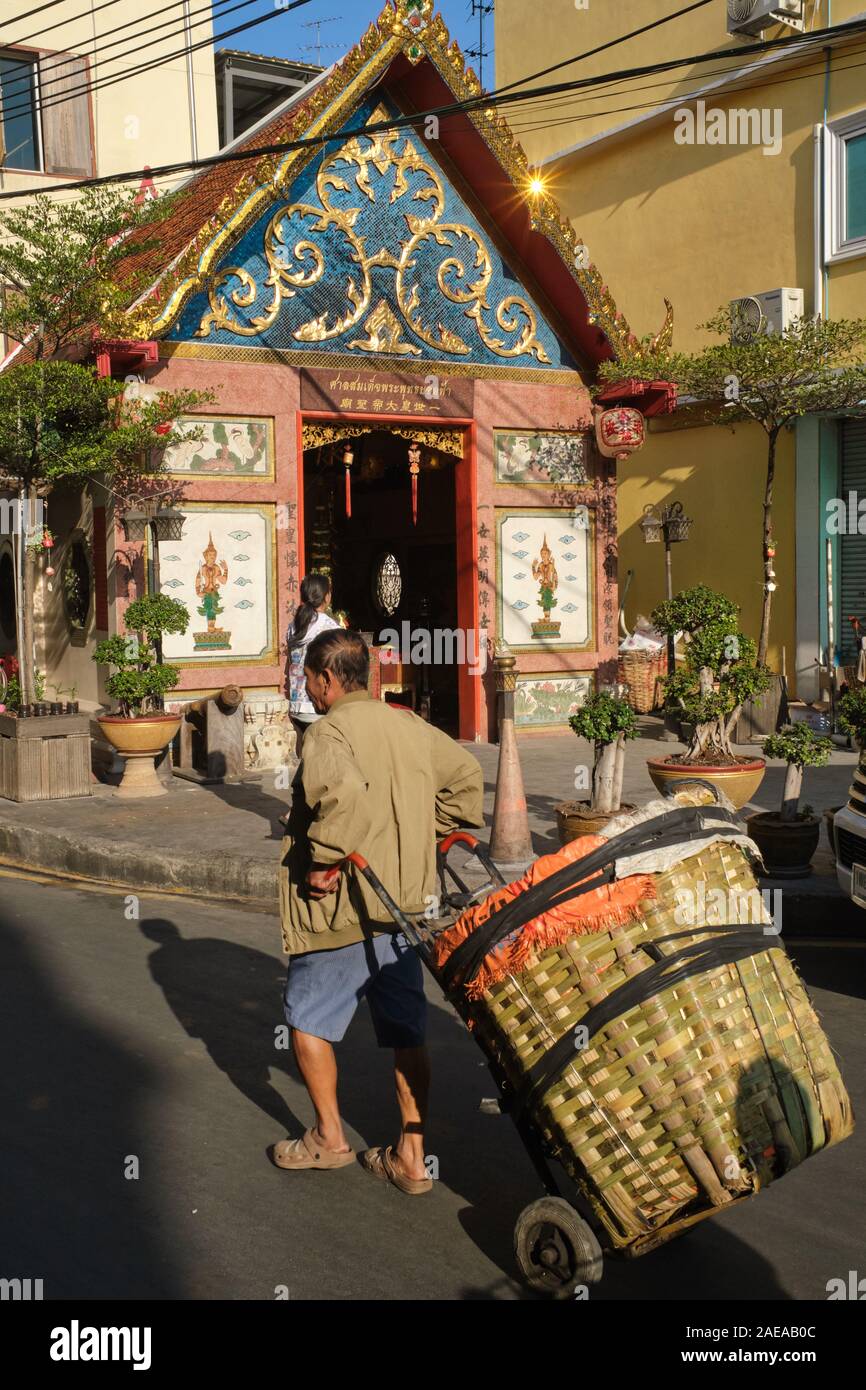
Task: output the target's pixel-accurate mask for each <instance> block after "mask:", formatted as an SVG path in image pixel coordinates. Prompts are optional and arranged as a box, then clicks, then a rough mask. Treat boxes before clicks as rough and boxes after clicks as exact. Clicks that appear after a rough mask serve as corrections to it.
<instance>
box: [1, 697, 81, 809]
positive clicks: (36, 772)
mask: <svg viewBox="0 0 866 1390" xmlns="http://www.w3.org/2000/svg"><path fill="white" fill-rule="evenodd" d="M90 785H91V776H90V720H89V719H88V717H87V715H86V714H55V715H48V716H41V715H40V716H35V717H32V718H29V719H18V718H17V717H16V716H15V715H14V714H0V796H2V797H5V798H6V800H8V801H60V800H63V799H64V798H66V797H72V796H90Z"/></svg>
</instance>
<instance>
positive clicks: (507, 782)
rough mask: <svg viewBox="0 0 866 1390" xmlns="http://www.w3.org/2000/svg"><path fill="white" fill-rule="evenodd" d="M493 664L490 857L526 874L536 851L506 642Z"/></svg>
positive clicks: (513, 676)
mask: <svg viewBox="0 0 866 1390" xmlns="http://www.w3.org/2000/svg"><path fill="white" fill-rule="evenodd" d="M493 666H494V670H495V671H496V690H497V700H498V702H499V764H498V766H497V769H496V797H495V800H494V802H493V825H492V827H491V831H490V857H491V858H492V859H493V861H494V863H495V864H497V866H498V867H499V868H500V869H506V870H510V871H517V872H518V873H522V872H523V870H524V869H526V868H527V867H528V865H529V864H531V863H532V861H533V859H534V858H535V854H534V851H533V848H532V836H531V834H530V832H529V814H528V812H527V809H526V794H525V792H524V790H523V773H522V771H521V768H520V754H519V752H518V750H517V734H516V732H515V729H514V691H515V689H516V686H517V661H516V658H515V657H514V656H512V654H511V652H510V651H509V650H508V648H507V647H506V646H505V644H504V643H497V649H496V656H495V657H494V658H493Z"/></svg>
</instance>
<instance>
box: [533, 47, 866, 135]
mask: <svg viewBox="0 0 866 1390" xmlns="http://www.w3.org/2000/svg"><path fill="white" fill-rule="evenodd" d="M863 52H866V49H864V48H863V47H862V46H861V47H856V48H855V47H853V46H852V47H851V48H850V49H847V50H846V54H845V56H846V57H849V56H856V55H858V54H860V53H863ZM813 62H814V63H818V64H819V66H818V67H813V68H812V70H810V71H807V72H798V73H796V74H795V75H794V76H792V77H767V78H763V77H759V78H758V82H757V83H756V81H755V75H754V72H753V73H751V74H744V75H743V77H742V85H741V86H730V87H726V88H725V89H724V95H725V96H730V95H736V94H737V93H738V92H742V91H750V90H753V89H754V88H755V86H756V85H760V86H761V87H762V88H763V87H777V86H783V85H787V84H788V83H791V82H805V81H810V80H811V79H812V78H815V77H822V76H823V73H824V67H823V64H824V58H823V56H816V57H815V59H814V60H812V59H806V60H805V63H806V64H809V63H813ZM863 66H864V64H862V63H848V64H841V65H840V66H839V67H838V68H837V71H838V72H848V71H850V70H853V69H856V68H860V67H863ZM729 72H730V69H729V68H718V69H716V70H715V72H709V73H704V74H702V76H701V81H702V82H705V81H706V79H707V78H708V77H724V76H727V75H728V73H729ZM682 80H683V81H690V80H692V79H691V78H683V79H682ZM667 86H668V84H667V83H665V82H649V83H645V84H644V85H643V86H640V87H634V88H633V89H632V90H633V91H634V92H643V91H652V90H653V89H654V88H657V87H667ZM615 95H616V93H614V92H600V93H598V94H594V95H590V96H588V97H582V98H575V99H574V100H572V101H570V102H565V101H564V100H563V99H562V98H561V97H545V98H539V99H533V109H534V111H536V112H540V111H541V109H542V108H549V109H550V110H551V111H555V110H563V109H564V108H566V107H569V108H570V107H572V106H576V105H581V104H582V103H583V102H588V101H604V100H605V99H607V98H609V97H612V96H615ZM622 95H623V96H624V95H626V93H625V92H623V93H622ZM709 95H711V91H710V90H708V89H707V88H706V87H705V86H701V87H699V88H696V89H693V90H691V91H687V92H676V91H671V92H669V94H668V95H667V96H665V97H660V98H658V99H656V100H655V101H645V102H638V103H636V104H635V105H633V106H619V107H611V108H608V109H606V110H604V111H592V112H587V113H586V114H585V115H582V116H577V115H575V116H566V117H564V118H563V119H562V120H557V121H551V122H550V124H551V125H567V124H568V123H569V121H572V120H574V121H577V120H597V119H599V118H600V117H602V116H617V115H621V114H622V113H623V112H627V111H638V110H645V109H648V108H651V107H658V108H659V109H661V108H662V107H664V106H668V105H672V104H673V103H674V102H688V101H695V100H696V99H698V98H700V97H703V96H709ZM509 124H510V125H511V127H512V129H514V130H518V129H524V130H525V129H533V130H542V129H544V126H543V125H541V124H539V125H534V126H532V127H527V126H526V125H525V124H524V123H521V122H519V121H510V122H509Z"/></svg>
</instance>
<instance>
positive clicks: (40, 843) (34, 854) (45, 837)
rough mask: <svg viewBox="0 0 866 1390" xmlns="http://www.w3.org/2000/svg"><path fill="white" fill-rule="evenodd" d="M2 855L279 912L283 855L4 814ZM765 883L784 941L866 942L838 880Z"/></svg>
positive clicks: (860, 919)
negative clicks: (244, 854)
mask: <svg viewBox="0 0 866 1390" xmlns="http://www.w3.org/2000/svg"><path fill="white" fill-rule="evenodd" d="M0 861H2V862H3V864H4V865H5V866H6V867H8V868H19V869H23V870H29V871H31V872H37V873H38V872H42V873H47V874H50V875H52V876H54V877H56V878H66V879H70V880H73V881H75V880H79V881H81V880H84V881H86V882H88V883H92V884H100V883H101V884H105V885H107V886H110V887H114V888H125V889H127V891H128V892H130V893H141V892H147V891H150V892H155V893H168V894H173V895H176V896H179V897H190V898H196V899H204V900H209V901H211V902H213V901H221V902H232V903H238V904H242V905H245V906H247V907H250V908H253V909H255V910H256V911H259V912H265V913H268V914H272V915H274V916H276V915H278V913H279V861H277V860H275V861H274V862H273V863H267V862H265V861H262V860H255V859H243V858H241V857H240V856H239V855H232V854H214V855H211V856H209V857H208V858H207V859H203V858H202V857H201V856H200V855H196V854H184V853H182V852H174V853H167V852H160V851H155V850H150V849H142V848H141V846H140V845H138V844H137V843H136V842H135V841H124V840H107V839H100V838H89V839H87V840H86V841H85V840H80V839H76V838H75V837H74V836H72V835H66V834H64V833H63V832H62V831H57V830H41V829H39V828H37V827H35V826H32V825H26V826H25V825H16V824H15V823H14V822H12V821H6V820H3V819H2V818H0ZM467 877H469V878H471V875H467ZM506 877H508V875H506ZM824 877H825V876H823V875H822V878H824ZM759 886H760V887H761V888H763V889H767V888H781V889H782V891H783V893H784V898H783V921H782V932H781V936H782V939H783V940H786V939H791V940H797V939H803V938H808V939H810V940H820V938H821V937H826V938H827V939H828V940H840V941H858V940H863V941H866V910H864V909H862V908H859V907H857V906H856V905H855V904H854V903H852V902H851V900H850V898H847V897H846V896H845V895H844V894H843V892H842V890H841V889H840V888H838V887H837V886H836V885H835V881H833V882H831V883H822V884H821V885H820V888H819V891H817V892H813V893H803V892H802V891H799V892H794V891H792V887H791V884H790V882H789V883H788V884H784V883H783V882H781V881H780V880H773V879H766V878H762V879H759ZM817 886H818V885H817V884H816V887H817ZM828 919H829V920H828Z"/></svg>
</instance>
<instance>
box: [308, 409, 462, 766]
mask: <svg viewBox="0 0 866 1390" xmlns="http://www.w3.org/2000/svg"><path fill="white" fill-rule="evenodd" d="M305 420H317V421H319V420H322V421H326V422H329V423H334V424H339V423H340V422H344V423H347V424H352V425H370V426H371V427H372V428H373V429H383V428H384V429H387V427H388V424H389V423H390V424H394V425H416V426H420V427H422V428H426V427H428V426H430V427H433V428H437V427H438V428H440V429H449V430H461V431H462V432H463V435H464V439H465V446H464V450H463V458H462V459H458V460H457V464H456V469H455V479H454V493H455V498H454V501H455V512H456V515H455V531H456V542H457V626H458V628H460V629H461V630H462V631H463V632H465V633H467V634H469V633H471V634H473V638H472V643H471V646H470V648H469V650H476V651H480V649H481V647H480V644H481V638H482V636H483V634H482V632H481V628H480V627H479V604H478V583H477V579H476V576H477V573H478V537H477V534H476V517H477V515H478V468H477V457H478V456H477V450H476V432H477V427H476V424H475V421H474V420H467V419H457V420H455V419H449V418H447V417H440V416H431V415H427V416H424V417H423V418H422V417H420V416H418V415H391V414H389V415H387V416H384V417H383V416H381V415H355V414H352V413H350V412H346V413H345V414H335V413H334V412H333V411H327V410H299V411H298V414H297V441H298V467H297V498H298V504H297V505H298V510H297V536H298V547H297V550H298V573H299V575H301V576H303V574H304V570H305V561H306V555H305V549H306V537H305V534H304V529H305V528H304V520H305V518H304V421H305ZM481 664H482V665H483V657H482V660H481ZM481 681H482V676H481V675H480V674H477V675H472V674H471V673H470V671H469V667H468V662H463V663H462V664H461V665H460V667H459V668H458V672H457V692H458V700H459V705H460V737H461V738H462V739H467V740H469V741H470V742H471V741H472V740H474V739H477V738H480V737H481Z"/></svg>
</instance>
